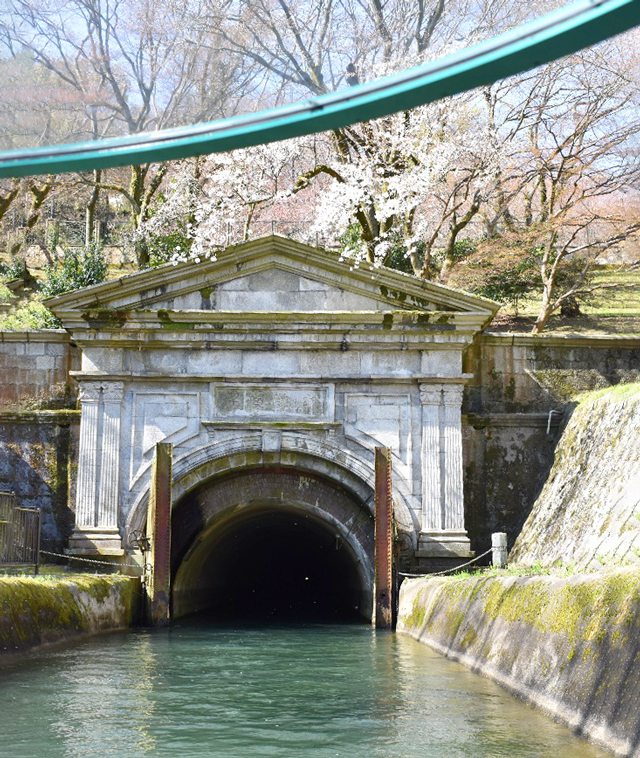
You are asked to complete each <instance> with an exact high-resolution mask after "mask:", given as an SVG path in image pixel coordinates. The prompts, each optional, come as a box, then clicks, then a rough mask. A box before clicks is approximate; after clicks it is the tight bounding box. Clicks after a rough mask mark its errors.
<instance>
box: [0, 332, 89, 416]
mask: <svg viewBox="0 0 640 758" xmlns="http://www.w3.org/2000/svg"><path fill="white" fill-rule="evenodd" d="M79 368H80V351H79V350H78V348H76V347H75V345H73V344H72V343H71V340H70V338H69V335H68V334H67V332H65V331H63V330H62V329H43V330H37V331H36V330H34V331H28V332H2V331H0V407H3V408H11V409H18V408H21V409H32V410H33V409H42V408H62V407H69V406H71V407H74V406H75V395H76V392H77V389H76V383H75V381H74V380H73V379H72V378H71V377H70V374H69V372H70V371H73V370H78V369H79Z"/></svg>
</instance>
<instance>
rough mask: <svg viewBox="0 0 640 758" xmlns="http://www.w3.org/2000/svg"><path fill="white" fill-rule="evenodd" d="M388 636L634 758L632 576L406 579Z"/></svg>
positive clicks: (638, 628)
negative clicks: (417, 645) (410, 642)
mask: <svg viewBox="0 0 640 758" xmlns="http://www.w3.org/2000/svg"><path fill="white" fill-rule="evenodd" d="M398 631H399V632H402V633H404V634H408V635H410V636H412V637H414V638H415V639H417V640H419V641H421V642H425V643H427V644H428V645H430V646H431V647H433V648H434V649H435V650H437V651H439V652H440V653H442V654H444V655H445V656H447V657H448V658H452V659H454V660H457V661H460V662H461V663H463V664H465V665H466V666H469V667H470V668H471V669H473V670H474V671H476V672H478V673H481V674H484V675H485V676H488V677H490V678H492V679H494V680H495V681H497V682H498V683H500V684H501V685H503V686H504V687H506V688H507V689H508V690H510V691H511V692H513V693H515V694H516V695H518V696H519V697H521V698H523V699H524V700H526V701H528V702H529V703H531V704H532V705H535V706H537V707H538V708H540V709H541V710H543V711H544V712H546V713H547V714H549V715H550V716H552V717H554V718H556V719H558V720H560V721H562V722H564V723H566V724H567V725H569V726H570V727H571V728H572V729H574V730H575V731H576V732H577V733H579V734H581V735H583V736H585V737H587V738H589V739H590V740H592V741H593V742H595V743H597V744H599V745H601V746H602V747H605V748H606V749H608V750H611V751H612V752H613V753H615V754H616V755H619V756H629V757H631V756H634V757H637V756H640V711H639V710H638V702H640V666H638V660H639V659H640V572H639V571H638V569H637V568H635V569H618V570H617V571H615V572H607V573H602V574H598V575H584V576H574V577H570V578H558V577H552V576H536V577H514V576H497V577H491V576H479V577H467V578H451V577H450V578H441V579H435V578H434V579H412V580H406V581H405V582H404V583H403V585H402V588H401V592H400V610H399V618H398Z"/></svg>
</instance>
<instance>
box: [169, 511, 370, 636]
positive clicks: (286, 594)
mask: <svg viewBox="0 0 640 758" xmlns="http://www.w3.org/2000/svg"><path fill="white" fill-rule="evenodd" d="M198 554H199V555H198ZM365 585H366V580H365V578H364V573H363V570H362V567H361V566H360V564H359V561H358V559H357V557H356V555H355V553H354V551H353V549H352V548H351V547H350V546H349V544H348V543H347V542H346V541H345V540H344V539H343V538H342V537H341V536H339V535H338V534H337V533H336V531H335V530H334V529H333V527H332V525H331V524H330V523H328V522H325V521H324V520H321V519H320V518H316V517H313V516H311V515H309V514H308V513H305V512H302V511H295V510H284V508H279V509H278V510H273V509H271V510H259V511H257V512H253V513H252V514H246V515H245V516H244V517H242V518H241V519H234V520H233V521H231V522H230V523H227V524H225V525H223V526H219V527H218V528H214V529H212V530H211V531H210V532H207V533H205V534H203V535H202V537H201V539H200V542H199V544H198V546H197V548H196V549H195V550H194V551H193V556H189V555H187V557H186V559H185V561H184V562H183V563H182V565H181V566H180V568H179V570H178V572H177V574H176V579H175V582H174V591H173V603H174V617H177V616H180V615H185V614H187V613H190V612H193V611H198V612H199V614H200V616H201V617H202V616H204V615H206V617H207V618H209V619H211V620H215V621H242V622H259V623H298V622H314V623H342V622H344V623H350V622H356V621H364V620H366V621H369V619H370V591H369V592H367V590H368V588H367V587H366V586H365Z"/></svg>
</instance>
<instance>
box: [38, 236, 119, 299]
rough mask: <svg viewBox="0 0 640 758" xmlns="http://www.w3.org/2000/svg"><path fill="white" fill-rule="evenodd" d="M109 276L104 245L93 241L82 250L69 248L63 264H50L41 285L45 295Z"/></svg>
mask: <svg viewBox="0 0 640 758" xmlns="http://www.w3.org/2000/svg"><path fill="white" fill-rule="evenodd" d="M106 278H107V261H106V258H105V255H104V251H103V249H102V246H101V245H100V244H99V243H96V242H93V243H91V245H89V246H88V247H86V248H83V249H82V250H76V249H72V248H67V249H66V250H65V251H64V257H63V260H62V264H61V265H59V266H50V267H49V268H47V269H46V271H45V279H44V282H43V283H42V285H41V287H40V291H41V292H42V294H43V295H44V297H53V296H54V295H61V294H62V293H63V292H70V291H72V290H77V289H80V288H81V287H90V286H91V285H92V284H100V283H101V282H104V281H105V279H106Z"/></svg>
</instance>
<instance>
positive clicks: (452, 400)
mask: <svg viewBox="0 0 640 758" xmlns="http://www.w3.org/2000/svg"><path fill="white" fill-rule="evenodd" d="M443 399H444V461H445V475H444V481H445V493H444V497H445V503H446V506H447V507H446V509H445V523H444V528H445V529H456V530H462V531H464V495H463V480H462V412H461V408H462V387H461V386H455V385H453V386H445V387H443Z"/></svg>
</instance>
